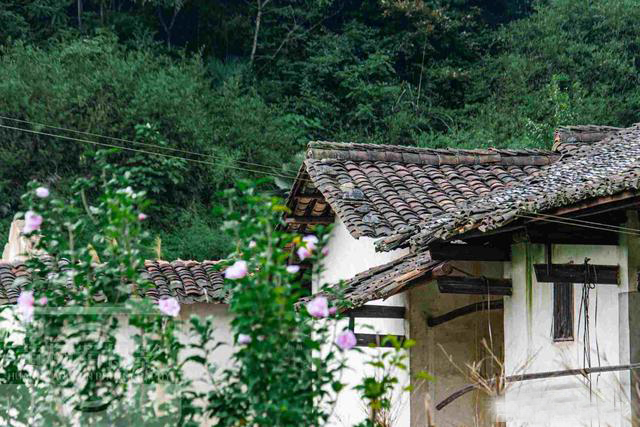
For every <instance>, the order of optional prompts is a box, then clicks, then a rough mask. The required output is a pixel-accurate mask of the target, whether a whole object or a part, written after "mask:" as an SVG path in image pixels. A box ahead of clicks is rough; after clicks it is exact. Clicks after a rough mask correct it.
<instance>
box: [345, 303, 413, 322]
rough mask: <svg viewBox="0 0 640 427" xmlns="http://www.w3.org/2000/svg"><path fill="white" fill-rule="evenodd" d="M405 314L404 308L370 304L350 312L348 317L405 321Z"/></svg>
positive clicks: (347, 313)
mask: <svg viewBox="0 0 640 427" xmlns="http://www.w3.org/2000/svg"><path fill="white" fill-rule="evenodd" d="M405 312H406V309H405V308H404V307H393V306H390V305H373V304H370V305H363V306H360V307H358V308H354V309H353V310H348V311H347V312H346V315H347V316H349V317H356V318H383V319H404V315H405Z"/></svg>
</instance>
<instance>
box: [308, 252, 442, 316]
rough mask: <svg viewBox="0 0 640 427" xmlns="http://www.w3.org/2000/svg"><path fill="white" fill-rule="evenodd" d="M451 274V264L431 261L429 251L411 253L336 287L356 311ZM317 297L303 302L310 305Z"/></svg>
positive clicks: (362, 273) (366, 271) (357, 275)
mask: <svg viewBox="0 0 640 427" xmlns="http://www.w3.org/2000/svg"><path fill="white" fill-rule="evenodd" d="M450 272H451V267H450V265H449V264H448V263H447V262H443V261H435V260H432V259H431V256H430V254H429V252H423V253H420V254H408V255H405V256H402V257H400V258H398V259H396V260H393V261H391V262H388V263H386V264H382V265H379V266H376V267H373V268H370V269H368V270H365V271H363V272H361V273H358V274H356V275H355V276H353V277H352V278H351V279H349V280H347V281H345V282H344V283H341V284H335V285H333V286H334V288H335V289H336V290H337V289H338V287H339V289H340V290H341V291H342V295H343V297H344V301H345V302H347V303H348V305H349V308H356V307H359V306H361V305H363V304H365V303H366V302H368V301H372V300H376V299H386V298H389V297H390V296H392V295H395V294H397V293H399V292H402V291H404V290H406V289H408V288H409V287H410V286H411V285H412V284H413V283H414V282H415V281H416V280H417V279H420V278H424V277H430V276H431V277H432V276H438V275H446V274H448V273H450ZM311 298H313V296H311V297H306V298H303V299H302V300H300V303H306V302H307V301H309V300H310V299H311Z"/></svg>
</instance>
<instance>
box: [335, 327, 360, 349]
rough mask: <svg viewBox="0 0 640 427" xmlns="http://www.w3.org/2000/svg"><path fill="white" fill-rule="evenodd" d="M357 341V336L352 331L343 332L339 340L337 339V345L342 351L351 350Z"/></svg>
mask: <svg viewBox="0 0 640 427" xmlns="http://www.w3.org/2000/svg"><path fill="white" fill-rule="evenodd" d="M356 343H357V340H356V336H355V334H354V333H353V332H352V331H350V330H346V331H342V332H341V333H340V335H338V338H336V344H337V345H338V347H340V349H341V350H351V349H352V348H353V347H355V346H356Z"/></svg>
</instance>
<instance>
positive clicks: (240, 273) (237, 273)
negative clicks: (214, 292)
mask: <svg viewBox="0 0 640 427" xmlns="http://www.w3.org/2000/svg"><path fill="white" fill-rule="evenodd" d="M248 271H249V269H248V268H247V262H246V261H236V262H235V263H234V264H233V265H232V266H230V267H228V268H227V269H226V270H225V271H224V277H225V278H227V279H231V280H237V279H242V278H243V277H244V276H246V275H247V272H248Z"/></svg>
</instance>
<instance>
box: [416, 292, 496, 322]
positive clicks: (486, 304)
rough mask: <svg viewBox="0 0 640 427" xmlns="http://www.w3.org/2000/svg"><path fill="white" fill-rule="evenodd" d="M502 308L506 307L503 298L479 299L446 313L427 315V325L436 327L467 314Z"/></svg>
mask: <svg viewBox="0 0 640 427" xmlns="http://www.w3.org/2000/svg"><path fill="white" fill-rule="evenodd" d="M502 308H504V301H502V300H501V299H497V300H491V301H478V302H474V303H473V304H469V305H465V306H464V307H460V308H456V309H455V310H451V311H449V312H447V313H445V314H441V315H440V316H429V317H427V325H428V326H430V327H434V326H438V325H441V324H443V323H445V322H448V321H450V320H453V319H456V318H458V317H460V316H464V315H467V314H471V313H475V312H478V311H484V310H501V309H502Z"/></svg>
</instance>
